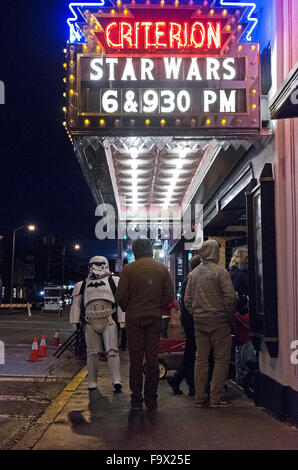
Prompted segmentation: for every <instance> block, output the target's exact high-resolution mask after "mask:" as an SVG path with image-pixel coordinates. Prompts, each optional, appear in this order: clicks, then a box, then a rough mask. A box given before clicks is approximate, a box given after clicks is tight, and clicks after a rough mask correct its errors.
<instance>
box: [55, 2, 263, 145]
mask: <svg viewBox="0 0 298 470" xmlns="http://www.w3.org/2000/svg"><path fill="white" fill-rule="evenodd" d="M207 3H208V2H204V4H205V6H201V7H198V6H194V5H191V4H192V2H190V4H189V3H188V4H187V5H181V6H180V4H179V3H178V1H176V2H175V3H173V4H171V5H167V4H166V3H165V2H164V1H163V0H162V1H161V3H160V4H158V5H150V4H149V3H148V2H147V3H146V4H143V5H136V4H130V5H129V6H123V5H122V4H121V2H120V1H118V2H117V5H118V6H117V7H115V8H111V7H110V8H106V7H102V8H101V9H100V8H98V9H96V10H95V9H93V10H88V9H86V10H84V8H83V7H82V9H81V20H82V21H81V22H77V23H76V30H73V31H74V32H75V33H76V36H74V34H73V36H74V37H75V40H74V42H73V43H69V45H68V47H67V54H66V63H65V64H64V66H65V68H66V70H67V72H68V78H67V79H66V80H67V92H66V96H67V100H68V106H67V110H66V121H65V126H66V127H67V129H68V132H69V133H71V134H81V135H82V134H92V135H200V134H202V135H206V134H210V133H211V134H212V135H214V136H216V135H229V134H236V135H252V134H257V133H258V132H259V130H260V85H259V46H258V44H252V43H251V42H241V39H242V38H243V35H244V32H245V30H246V29H247V28H248V23H247V22H245V21H244V19H245V18H246V16H245V13H246V9H245V8H242V9H241V8H238V9H237V8H235V7H234V8H224V7H217V8H211V7H210V5H209V3H208V5H207Z"/></svg>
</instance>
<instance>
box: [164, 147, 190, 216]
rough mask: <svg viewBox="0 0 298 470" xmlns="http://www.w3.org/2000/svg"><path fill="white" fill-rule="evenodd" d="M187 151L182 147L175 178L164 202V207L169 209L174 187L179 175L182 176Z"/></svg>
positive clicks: (174, 174)
mask: <svg viewBox="0 0 298 470" xmlns="http://www.w3.org/2000/svg"><path fill="white" fill-rule="evenodd" d="M187 153H188V151H187V149H182V150H181V151H180V158H179V159H178V160H177V163H176V168H175V169H174V171H173V178H172V179H171V182H170V187H169V189H168V192H167V194H166V198H165V200H164V203H163V209H167V208H168V207H169V204H170V202H171V199H172V196H173V192H174V188H175V186H176V184H177V182H178V180H179V176H180V174H181V170H182V168H183V159H184V158H185V157H186V155H187Z"/></svg>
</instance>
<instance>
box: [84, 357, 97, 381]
mask: <svg viewBox="0 0 298 470" xmlns="http://www.w3.org/2000/svg"><path fill="white" fill-rule="evenodd" d="M87 368H88V390H95V389H96V388H97V376H98V355H97V354H95V355H94V354H93V355H92V356H88V357H87Z"/></svg>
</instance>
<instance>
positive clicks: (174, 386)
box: [168, 377, 183, 395]
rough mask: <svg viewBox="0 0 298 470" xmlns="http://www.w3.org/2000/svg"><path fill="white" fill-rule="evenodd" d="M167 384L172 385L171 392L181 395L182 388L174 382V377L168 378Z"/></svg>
mask: <svg viewBox="0 0 298 470" xmlns="http://www.w3.org/2000/svg"><path fill="white" fill-rule="evenodd" d="M168 384H169V385H170V387H172V390H173V393H174V394H175V395H182V393H183V392H182V390H180V388H179V385H177V383H176V382H175V379H174V377H170V378H168Z"/></svg>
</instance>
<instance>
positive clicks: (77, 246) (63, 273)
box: [62, 243, 81, 291]
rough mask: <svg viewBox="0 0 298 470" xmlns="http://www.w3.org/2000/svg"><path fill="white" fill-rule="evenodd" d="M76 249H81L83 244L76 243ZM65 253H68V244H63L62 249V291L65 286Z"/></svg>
mask: <svg viewBox="0 0 298 470" xmlns="http://www.w3.org/2000/svg"><path fill="white" fill-rule="evenodd" d="M73 248H74V250H76V251H79V250H80V249H81V246H80V245H79V244H78V243H76V244H75V245H74V246H73ZM65 253H66V245H65V244H64V245H63V250H62V291H63V286H64V277H65Z"/></svg>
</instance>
